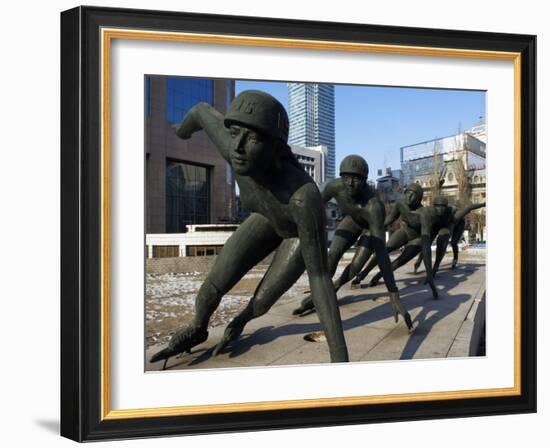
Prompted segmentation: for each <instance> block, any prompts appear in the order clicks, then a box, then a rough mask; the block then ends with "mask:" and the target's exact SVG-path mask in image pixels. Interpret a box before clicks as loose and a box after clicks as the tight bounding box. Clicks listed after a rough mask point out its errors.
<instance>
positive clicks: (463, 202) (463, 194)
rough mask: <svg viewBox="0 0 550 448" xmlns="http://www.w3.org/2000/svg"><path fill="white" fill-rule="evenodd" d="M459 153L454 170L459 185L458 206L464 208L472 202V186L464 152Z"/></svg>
mask: <svg viewBox="0 0 550 448" xmlns="http://www.w3.org/2000/svg"><path fill="white" fill-rule="evenodd" d="M457 153H458V154H457V157H456V159H455V161H454V163H453V165H454V166H453V168H454V174H455V177H456V183H457V185H458V194H457V206H458V207H460V208H462V207H466V206H467V205H469V204H471V202H472V185H471V183H470V178H469V176H468V171H467V170H466V166H465V163H466V162H465V160H464V151H457Z"/></svg>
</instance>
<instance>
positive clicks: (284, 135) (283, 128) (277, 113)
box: [224, 90, 288, 143]
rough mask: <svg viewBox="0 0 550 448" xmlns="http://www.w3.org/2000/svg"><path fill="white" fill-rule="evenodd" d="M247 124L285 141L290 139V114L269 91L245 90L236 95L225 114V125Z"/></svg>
mask: <svg viewBox="0 0 550 448" xmlns="http://www.w3.org/2000/svg"><path fill="white" fill-rule="evenodd" d="M232 124H238V125H245V126H246V127H249V128H252V129H255V130H257V131H260V132H262V133H264V134H267V135H270V136H271V137H275V138H278V139H280V140H282V141H283V142H285V143H286V142H287V141H288V115H287V113H286V110H285V108H284V107H283V105H282V104H281V103H280V102H279V101H277V100H276V99H275V98H274V97H272V96H271V95H269V94H268V93H265V92H262V91H260V90H245V91H244V92H241V93H240V94H239V95H237V96H236V97H235V99H234V100H233V102H232V103H231V106H230V107H229V111H228V112H227V114H225V119H224V125H225V127H229V126H231V125H232Z"/></svg>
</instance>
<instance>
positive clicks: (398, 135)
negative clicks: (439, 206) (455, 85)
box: [235, 81, 485, 178]
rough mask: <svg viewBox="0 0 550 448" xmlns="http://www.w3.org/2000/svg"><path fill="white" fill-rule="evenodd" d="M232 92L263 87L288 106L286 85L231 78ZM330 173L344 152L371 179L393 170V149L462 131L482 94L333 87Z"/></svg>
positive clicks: (478, 112)
mask: <svg viewBox="0 0 550 448" xmlns="http://www.w3.org/2000/svg"><path fill="white" fill-rule="evenodd" d="M235 88H236V93H237V94H238V93H240V92H242V91H243V90H247V89H258V90H263V91H266V92H268V93H270V94H272V95H273V96H274V97H276V98H277V99H278V100H279V101H280V102H281V103H282V104H283V105H284V106H285V108H287V110H288V90H287V86H286V83H281V82H255V81H236V87H235ZM335 114H336V172H338V165H339V164H340V161H341V160H342V159H343V158H344V157H345V156H346V155H348V154H360V155H362V156H363V157H364V158H365V159H366V160H367V162H368V163H369V167H370V172H371V173H372V177H373V178H375V177H376V173H377V170H378V169H380V168H382V169H383V168H385V167H391V168H393V169H399V167H400V160H399V157H400V155H399V148H400V147H401V146H407V145H411V144H414V143H419V142H423V141H426V140H431V139H433V138H437V137H446V136H448V135H452V134H455V133H457V131H458V130H459V128H460V129H462V130H466V129H468V128H470V127H472V126H473V125H474V124H475V123H477V122H478V121H479V118H480V117H485V92H480V91H466V90H442V89H419V88H402V87H378V86H350V85H336V88H335Z"/></svg>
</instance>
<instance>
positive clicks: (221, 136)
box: [176, 103, 231, 161]
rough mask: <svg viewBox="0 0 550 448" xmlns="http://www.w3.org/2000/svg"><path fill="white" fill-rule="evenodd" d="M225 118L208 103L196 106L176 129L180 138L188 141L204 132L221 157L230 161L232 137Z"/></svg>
mask: <svg viewBox="0 0 550 448" xmlns="http://www.w3.org/2000/svg"><path fill="white" fill-rule="evenodd" d="M223 119H224V116H223V115H222V114H221V113H220V112H218V111H217V110H216V109H214V108H213V107H212V106H210V105H209V104H207V103H198V104H195V105H194V106H193V107H192V108H191V109H190V110H189V112H187V114H185V117H183V120H182V122H181V123H180V125H179V126H177V128H176V134H177V136H178V137H179V138H181V139H184V140H187V139H188V138H191V135H193V134H194V133H195V132H197V131H200V130H204V131H205V132H206V134H207V135H208V137H209V138H210V140H212V142H213V143H214V145H216V147H217V148H218V151H219V152H220V154H221V156H222V157H223V158H224V159H225V160H227V161H229V148H230V144H231V136H230V133H229V131H228V129H227V128H226V127H225V126H224V123H223Z"/></svg>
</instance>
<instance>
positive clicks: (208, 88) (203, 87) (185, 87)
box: [166, 78, 214, 123]
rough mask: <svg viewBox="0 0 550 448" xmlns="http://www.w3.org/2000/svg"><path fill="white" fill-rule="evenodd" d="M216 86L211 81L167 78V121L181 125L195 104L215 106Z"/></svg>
mask: <svg viewBox="0 0 550 448" xmlns="http://www.w3.org/2000/svg"><path fill="white" fill-rule="evenodd" d="M213 91H214V84H213V82H212V80H210V79H197V78H167V79H166V121H168V122H169V123H180V122H181V120H182V119H183V116H184V115H185V114H186V113H187V112H188V111H189V109H191V108H192V107H193V106H194V105H195V104H197V103H199V102H201V101H204V102H205V103H208V104H213Z"/></svg>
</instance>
